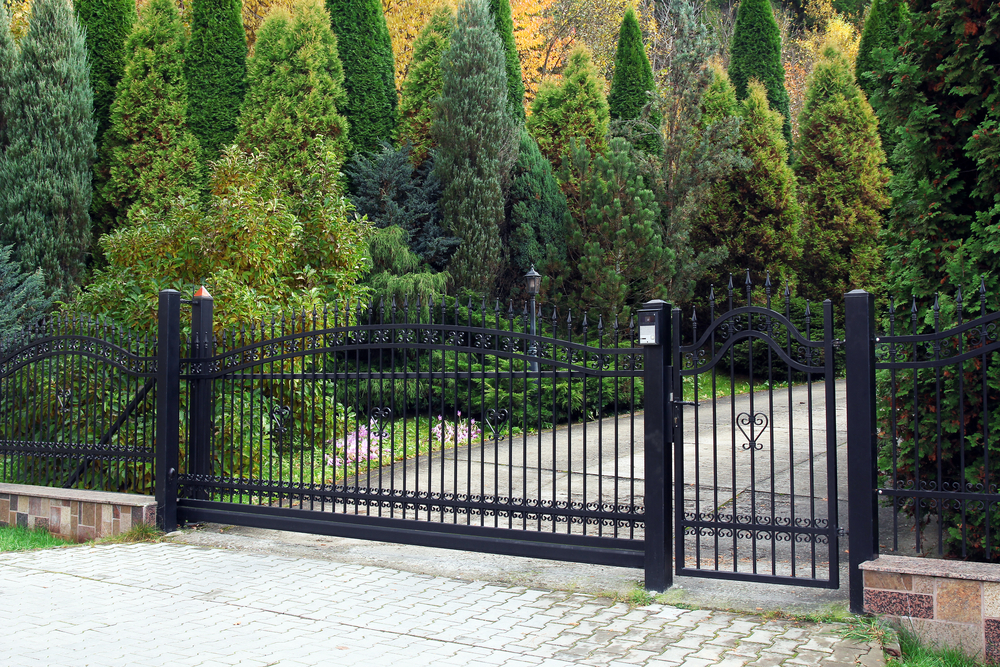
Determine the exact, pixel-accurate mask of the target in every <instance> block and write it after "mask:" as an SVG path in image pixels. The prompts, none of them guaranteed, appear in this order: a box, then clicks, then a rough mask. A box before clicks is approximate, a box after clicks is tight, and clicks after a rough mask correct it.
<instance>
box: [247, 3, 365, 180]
mask: <svg viewBox="0 0 1000 667" xmlns="http://www.w3.org/2000/svg"><path fill="white" fill-rule="evenodd" d="M292 12H293V13H292V15H291V16H289V14H288V12H287V11H286V10H284V9H282V8H275V9H273V10H272V11H271V12H270V13H269V14H268V16H267V18H266V19H264V23H263V25H262V26H261V28H260V30H259V31H258V32H257V42H256V48H255V51H254V55H253V57H252V58H251V59H250V63H249V76H248V83H249V85H248V90H247V96H246V100H245V101H244V103H243V113H242V114H241V115H240V133H239V137H238V141H237V143H238V144H239V145H240V147H241V148H242V149H243V150H245V151H248V152H249V151H253V152H260V153H262V154H263V156H264V158H265V160H264V163H265V165H266V166H265V169H266V173H267V177H268V178H269V179H271V181H272V182H273V183H274V184H275V185H276V186H277V187H279V188H281V189H282V190H283V191H285V192H287V193H289V194H297V193H300V192H301V191H302V190H303V188H304V187H305V182H306V179H308V178H309V174H308V173H307V171H306V166H307V165H308V164H309V163H310V162H311V161H312V156H313V155H315V153H316V151H317V150H323V151H330V152H332V153H333V154H335V155H337V156H339V157H340V159H341V160H344V159H345V158H346V156H347V153H348V150H349V143H348V139H347V121H346V120H345V119H344V117H343V116H342V115H341V114H340V113H339V111H338V108H343V106H344V105H345V103H346V94H345V93H344V87H343V81H344V69H343V67H342V65H341V63H340V57H339V56H338V55H337V38H336V37H335V36H334V34H333V31H332V30H331V29H330V16H329V14H328V13H327V11H326V9H325V8H324V6H323V4H322V0H297V1H296V2H295V4H294V5H293V7H292Z"/></svg>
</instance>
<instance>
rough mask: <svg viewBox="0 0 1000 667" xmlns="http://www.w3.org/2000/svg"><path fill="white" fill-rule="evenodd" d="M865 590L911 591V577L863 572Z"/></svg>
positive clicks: (888, 573) (895, 573)
mask: <svg viewBox="0 0 1000 667" xmlns="http://www.w3.org/2000/svg"><path fill="white" fill-rule="evenodd" d="M865 588H883V589H889V590H893V591H910V590H913V575H910V574H900V573H898V572H875V571H871V570H867V571H866V572H865Z"/></svg>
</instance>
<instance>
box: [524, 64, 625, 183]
mask: <svg viewBox="0 0 1000 667" xmlns="http://www.w3.org/2000/svg"><path fill="white" fill-rule="evenodd" d="M608 122H609V115H608V101H607V99H606V98H605V96H604V81H603V79H601V78H599V76H598V74H597V69H596V68H595V67H594V65H593V63H592V62H591V60H590V53H589V52H588V51H587V50H586V49H585V48H582V47H581V48H577V49H574V50H573V52H572V53H571V54H570V56H569V61H568V62H567V63H566V68H565V69H564V70H563V73H562V81H561V82H560V83H559V84H554V83H543V84H542V87H541V88H540V89H539V91H538V94H537V95H536V96H535V99H534V101H533V102H532V103H531V116H530V117H529V118H528V129H529V130H530V131H531V133H532V135H534V137H535V139H536V140H537V141H538V148H540V149H541V151H542V154H543V155H544V156H545V157H546V158H548V159H549V161H550V162H552V164H553V165H555V166H556V168H557V169H558V167H559V164H560V162H561V160H562V157H563V155H566V154H568V152H569V143H570V140H571V139H574V138H575V139H577V140H582V141H583V142H584V144H585V145H586V148H587V150H589V151H590V152H591V153H601V152H603V151H604V150H605V148H606V146H607V134H608Z"/></svg>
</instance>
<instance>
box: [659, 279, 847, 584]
mask: <svg viewBox="0 0 1000 667" xmlns="http://www.w3.org/2000/svg"><path fill="white" fill-rule="evenodd" d="M769 287H770V285H769V284H768V289H767V291H766V294H753V293H752V290H751V287H750V286H749V281H748V288H747V300H746V303H747V304H748V305H745V306H742V307H739V306H734V303H733V289H732V284H731V283H730V287H729V293H728V301H727V303H726V304H725V306H726V307H725V312H724V313H722V314H720V315H717V314H716V312H715V298H714V293H713V295H712V296H711V297H710V299H709V309H708V315H709V322H710V324H709V325H708V326H707V327H705V328H703V329H699V327H698V320H697V314H696V312H693V313H692V316H691V318H690V319H689V320H688V321H687V322H684V321H683V319H684V318H683V316H682V314H681V311H680V310H678V309H674V310H673V312H672V329H673V331H674V332H675V333H674V340H673V344H672V373H673V378H672V380H673V381H672V385H673V387H674V393H673V394H671V396H670V400H669V404H668V408H667V409H668V412H669V416H670V418H671V421H672V429H673V437H672V440H673V443H674V475H675V477H674V495H675V497H674V512H675V517H674V531H675V539H674V549H675V556H674V563H675V568H674V569H675V572H676V573H677V574H678V575H686V576H695V577H708V578H717V579H733V580H743V581H756V582H766V583H778V584H790V585H796V586H812V587H818V588H838V587H839V585H840V584H839V561H838V555H839V534H840V532H839V528H838V499H837V444H838V442H837V440H838V438H837V428H838V424H837V418H836V410H837V405H838V400H837V388H838V385H837V382H836V379H835V361H836V356H835V355H836V354H837V352H838V351H839V349H840V348H841V341H839V340H837V339H835V338H834V328H833V307H832V304H831V302H830V301H825V302H824V303H823V309H822V321H821V322H819V323H816V322H814V320H815V319H819V318H815V317H814V314H813V313H812V312H811V310H810V307H809V304H808V302H806V304H805V309H804V311H803V310H802V309H801V308H800V309H799V312H798V313H797V315H798V317H796V316H795V315H793V312H792V311H793V310H795V309H794V308H793V307H792V304H791V303H790V300H789V298H788V295H787V291H786V295H785V299H784V303H783V306H782V310H783V311H784V312H780V311H778V310H775V309H773V308H772V303H771V295H770V289H769ZM755 302H756V303H757V304H759V305H754V303H755ZM703 316H704V315H703ZM793 320H795V321H798V322H801V323H802V328H799V327H798V326H796V324H795V323H794V322H793ZM815 324H818V325H819V326H814V325H815ZM680 387H683V391H681V390H678V389H677V388H680ZM741 390H742V391H741ZM747 390H749V391H747ZM841 390H842V387H841ZM692 399H693V400H692ZM842 403H843V402H842V401H841V402H840V404H842Z"/></svg>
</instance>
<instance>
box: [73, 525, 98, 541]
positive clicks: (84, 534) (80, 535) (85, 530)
mask: <svg viewBox="0 0 1000 667" xmlns="http://www.w3.org/2000/svg"><path fill="white" fill-rule="evenodd" d="M96 537H97V530H96V529H95V528H94V527H93V526H77V529H76V539H77V540H78V541H80V542H86V541H87V540H92V539H94V538H96Z"/></svg>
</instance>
